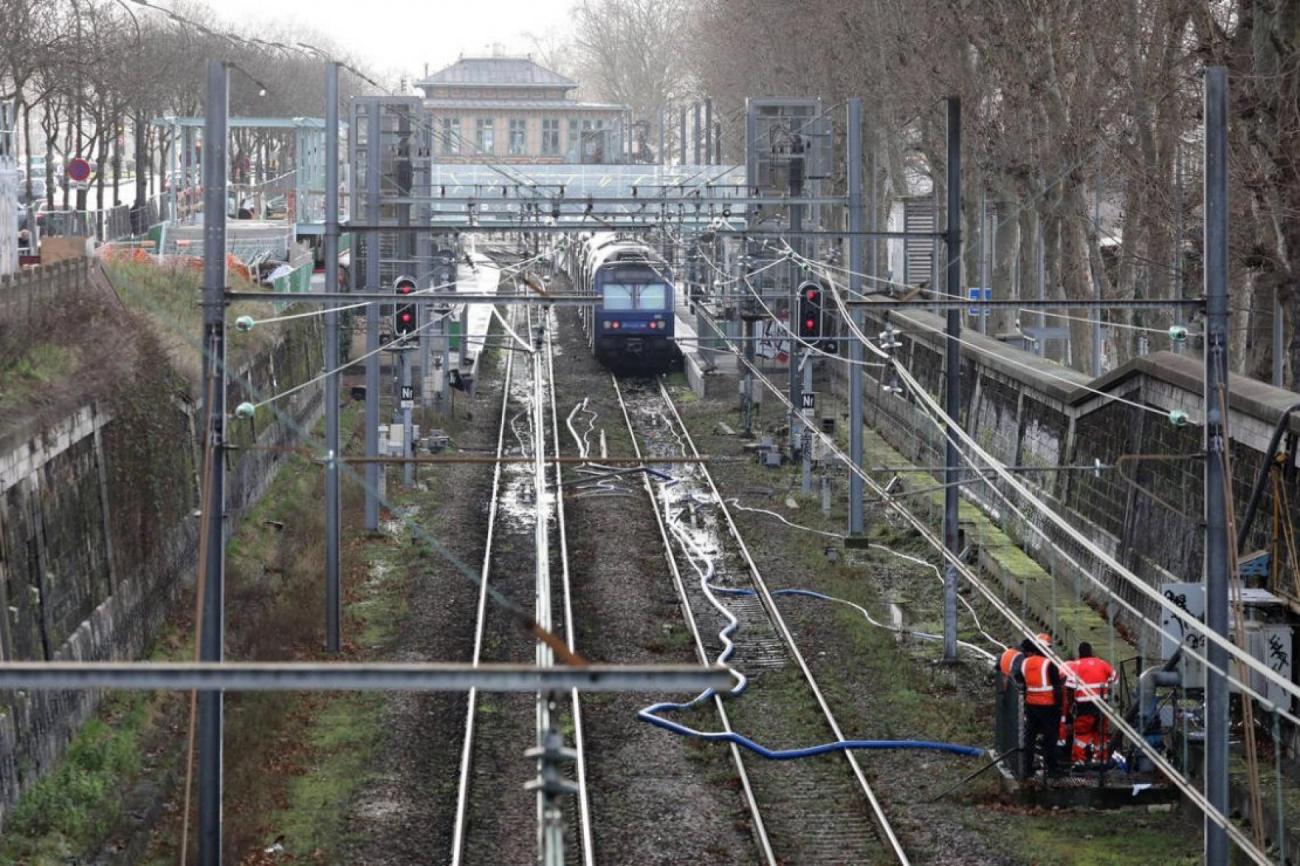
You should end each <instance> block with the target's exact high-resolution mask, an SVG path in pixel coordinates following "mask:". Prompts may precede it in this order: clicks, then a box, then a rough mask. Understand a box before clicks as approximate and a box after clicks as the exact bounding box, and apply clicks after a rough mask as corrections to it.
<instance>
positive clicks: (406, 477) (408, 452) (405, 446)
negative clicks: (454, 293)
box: [397, 347, 415, 487]
mask: <svg viewBox="0 0 1300 866" xmlns="http://www.w3.org/2000/svg"><path fill="white" fill-rule="evenodd" d="M413 348H414V347H403V348H402V350H401V351H400V352H398V353H397V357H398V359H399V363H400V364H401V368H402V371H401V379H400V380H399V381H400V384H401V391H400V392H399V393H398V395H397V396H398V399H399V400H401V399H402V398H404V397H405V396H406V394H407V393H409V391H408V389H409V388H410V387H411V364H410V361H409V360H408V358H409V357H410V353H411V351H412V350H413ZM400 405H401V407H402V456H403V457H407V458H411V457H414V456H415V443H414V442H412V441H411V429H412V428H411V404H410V403H408V402H405V400H402V403H401V404H400ZM402 483H403V484H404V485H406V486H407V487H414V486H415V464H414V463H405V464H403V465H402Z"/></svg>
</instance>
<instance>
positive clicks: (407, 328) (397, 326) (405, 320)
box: [393, 277, 416, 337]
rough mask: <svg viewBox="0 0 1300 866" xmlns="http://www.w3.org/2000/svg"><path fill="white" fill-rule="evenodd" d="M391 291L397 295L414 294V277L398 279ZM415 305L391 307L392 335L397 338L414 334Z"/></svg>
mask: <svg viewBox="0 0 1300 866" xmlns="http://www.w3.org/2000/svg"><path fill="white" fill-rule="evenodd" d="M393 290H394V291H395V292H397V294H399V295H411V294H414V293H415V277H398V278H397V280H396V281H395V282H394V283H393ZM415 327H416V325H415V304H396V305H395V306H394V307H393V333H394V334H395V335H397V336H399V337H404V336H406V335H407V334H413V333H415Z"/></svg>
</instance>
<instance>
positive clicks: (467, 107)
mask: <svg viewBox="0 0 1300 866" xmlns="http://www.w3.org/2000/svg"><path fill="white" fill-rule="evenodd" d="M424 107H425V108H430V109H433V110H435V111H436V110H439V109H448V108H454V109H458V110H464V111H490V110H492V109H500V110H502V111H529V110H534V111H626V110H627V106H624V105H615V104H613V103H608V102H577V101H575V100H572V99H450V98H446V97H439V98H435V99H426V100H424Z"/></svg>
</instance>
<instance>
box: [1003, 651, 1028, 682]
mask: <svg viewBox="0 0 1300 866" xmlns="http://www.w3.org/2000/svg"><path fill="white" fill-rule="evenodd" d="M1024 660H1025V653H1024V650H1021V649H1020V648H1018V647H1011V646H1009V647H1007V648H1006V649H1004V650H1003V651H1002V657H1001V658H999V659H998V670H999V671H1001V672H1002V676H1004V677H1006V678H1007V679H1013V678H1014V677H1015V675H1016V674H1018V673H1020V665H1021V664H1022V663H1023V662H1024Z"/></svg>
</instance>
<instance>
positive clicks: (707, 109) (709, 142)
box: [704, 98, 713, 164]
mask: <svg viewBox="0 0 1300 866" xmlns="http://www.w3.org/2000/svg"><path fill="white" fill-rule="evenodd" d="M704 161H705V162H706V163H710V164H712V162H713V100H712V99H707V98H706V99H705V100H704Z"/></svg>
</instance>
